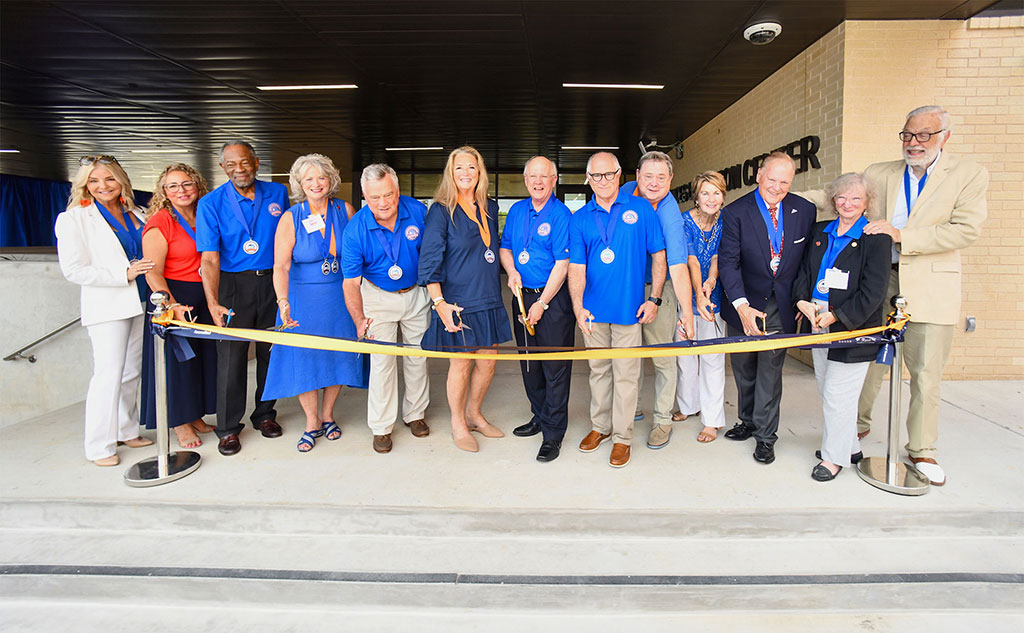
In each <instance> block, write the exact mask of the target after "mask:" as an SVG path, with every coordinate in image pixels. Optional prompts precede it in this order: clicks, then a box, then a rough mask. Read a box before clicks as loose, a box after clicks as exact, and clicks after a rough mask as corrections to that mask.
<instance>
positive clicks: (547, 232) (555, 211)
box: [501, 196, 572, 288]
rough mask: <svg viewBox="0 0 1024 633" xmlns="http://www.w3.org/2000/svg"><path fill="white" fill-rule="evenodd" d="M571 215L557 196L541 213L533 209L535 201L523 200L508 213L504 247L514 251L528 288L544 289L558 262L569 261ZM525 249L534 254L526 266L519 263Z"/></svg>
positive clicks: (503, 233)
mask: <svg viewBox="0 0 1024 633" xmlns="http://www.w3.org/2000/svg"><path fill="white" fill-rule="evenodd" d="M571 215H572V214H571V213H570V211H569V207H567V206H565V204H563V203H562V201H561V200H559V199H558V198H556V197H554V196H550V197H549V198H548V201H547V202H546V203H544V208H542V209H541V210H540V211H539V212H538V211H537V210H535V209H534V208H533V199H532V198H527V199H526V200H520V201H519V202H517V203H515V204H513V205H512V208H510V209H509V210H508V215H507V216H506V217H505V230H504V231H503V232H502V234H501V248H507V249H508V250H510V251H512V258H513V259H514V260H515V263H516V271H518V272H519V276H520V277H522V278H523V287H524V288H543V287H544V286H545V285H546V284H547V283H548V277H549V276H550V275H551V269H552V268H554V267H555V262H557V261H559V260H562V259H569V218H570V217H571ZM527 237H529V245H527ZM524 248H525V250H526V252H527V253H528V254H529V255H530V258H529V260H528V261H527V262H526V263H525V264H523V263H522V262H520V261H519V258H520V253H522V252H523V250H524Z"/></svg>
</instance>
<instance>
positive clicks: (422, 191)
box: [412, 172, 441, 200]
mask: <svg viewBox="0 0 1024 633" xmlns="http://www.w3.org/2000/svg"><path fill="white" fill-rule="evenodd" d="M415 182H416V185H415V190H414V192H413V194H412V195H413V197H415V198H419V199H420V200H423V199H429V198H433V197H434V192H435V191H437V186H438V185H439V184H441V172H438V173H436V174H416V178H415Z"/></svg>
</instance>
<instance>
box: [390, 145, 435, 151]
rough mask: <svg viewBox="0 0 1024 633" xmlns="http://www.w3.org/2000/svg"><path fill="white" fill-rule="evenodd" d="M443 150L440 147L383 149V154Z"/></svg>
mask: <svg viewBox="0 0 1024 633" xmlns="http://www.w3.org/2000/svg"><path fill="white" fill-rule="evenodd" d="M439 149H444V148H443V147H441V146H437V147H385V148H384V151H385V152H429V151H432V150H439Z"/></svg>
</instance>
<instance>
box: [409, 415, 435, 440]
mask: <svg viewBox="0 0 1024 633" xmlns="http://www.w3.org/2000/svg"><path fill="white" fill-rule="evenodd" d="M405 425H406V426H407V427H409V430H410V431H412V434H413V436H414V437H426V436H428V435H430V427H429V426H427V423H426V422H425V421H424V420H422V419H419V420H413V421H412V422H406V423H405Z"/></svg>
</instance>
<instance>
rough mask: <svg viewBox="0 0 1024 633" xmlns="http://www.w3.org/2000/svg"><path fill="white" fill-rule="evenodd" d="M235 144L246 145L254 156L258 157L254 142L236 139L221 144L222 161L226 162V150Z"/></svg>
mask: <svg viewBox="0 0 1024 633" xmlns="http://www.w3.org/2000/svg"><path fill="white" fill-rule="evenodd" d="M234 145H240V146H241V147H244V148H245V149H247V150H249V153H250V154H252V157H253V158H256V150H255V149H254V148H253V146H252V143H250V142H249V141H243V140H241V139H236V140H234V141H228V142H227V143H224V144H223V145H221V146H220V162H222V163H223V162H224V150H226V149H227V148H229V147H232V146H234Z"/></svg>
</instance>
